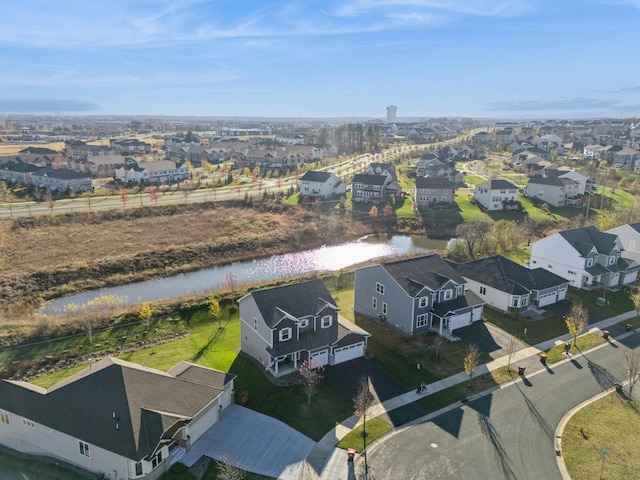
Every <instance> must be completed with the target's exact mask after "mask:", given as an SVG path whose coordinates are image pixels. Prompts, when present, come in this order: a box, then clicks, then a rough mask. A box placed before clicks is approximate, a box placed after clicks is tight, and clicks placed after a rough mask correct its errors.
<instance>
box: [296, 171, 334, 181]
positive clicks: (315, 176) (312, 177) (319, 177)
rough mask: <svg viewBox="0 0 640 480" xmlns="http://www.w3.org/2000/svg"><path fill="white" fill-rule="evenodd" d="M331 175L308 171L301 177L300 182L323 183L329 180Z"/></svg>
mask: <svg viewBox="0 0 640 480" xmlns="http://www.w3.org/2000/svg"><path fill="white" fill-rule="evenodd" d="M331 175H332V174H331V173H330V172H318V171H314V170H309V171H308V172H306V173H305V174H304V175H303V176H302V177H300V180H301V181H307V182H318V183H325V182H326V181H327V180H329V179H330V178H331Z"/></svg>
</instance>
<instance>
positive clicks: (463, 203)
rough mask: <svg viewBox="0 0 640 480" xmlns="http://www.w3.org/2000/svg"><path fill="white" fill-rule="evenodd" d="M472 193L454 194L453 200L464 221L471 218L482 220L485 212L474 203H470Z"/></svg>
mask: <svg viewBox="0 0 640 480" xmlns="http://www.w3.org/2000/svg"><path fill="white" fill-rule="evenodd" d="M472 198H473V196H472V195H456V197H455V200H456V204H457V205H458V209H459V210H460V216H461V217H462V219H463V220H464V221H465V222H469V221H472V220H484V219H485V218H486V214H485V213H484V212H482V210H480V209H479V208H478V207H477V206H476V205H474V204H472V203H471V199H472Z"/></svg>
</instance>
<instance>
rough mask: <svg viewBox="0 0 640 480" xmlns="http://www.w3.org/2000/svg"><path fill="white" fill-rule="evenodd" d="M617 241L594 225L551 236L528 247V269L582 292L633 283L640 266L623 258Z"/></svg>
mask: <svg viewBox="0 0 640 480" xmlns="http://www.w3.org/2000/svg"><path fill="white" fill-rule="evenodd" d="M623 250H624V248H623V247H622V242H621V241H620V238H619V237H618V236H617V235H615V234H612V233H606V232H601V231H599V230H598V229H597V228H596V227H594V226H593V225H591V226H588V227H582V228H575V229H573V230H564V231H561V232H557V233H554V234H553V235H549V236H547V237H544V238H542V239H540V240H537V241H535V242H533V243H532V244H531V260H530V263H529V268H544V269H545V270H548V271H550V272H552V273H555V274H556V275H559V276H561V277H562V278H564V279H566V280H568V281H569V282H570V284H571V286H573V287H576V288H581V289H585V290H592V289H594V288H617V287H620V286H622V285H629V284H631V283H634V282H635V281H636V277H637V275H638V269H639V268H640V265H639V264H638V263H637V262H635V261H633V260H629V259H625V258H624V257H623V255H622V252H623Z"/></svg>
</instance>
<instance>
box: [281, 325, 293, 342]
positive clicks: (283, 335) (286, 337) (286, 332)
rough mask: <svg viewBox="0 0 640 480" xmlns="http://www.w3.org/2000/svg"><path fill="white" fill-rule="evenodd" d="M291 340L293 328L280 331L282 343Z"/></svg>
mask: <svg viewBox="0 0 640 480" xmlns="http://www.w3.org/2000/svg"><path fill="white" fill-rule="evenodd" d="M290 338H291V327H286V328H283V329H282V330H280V341H281V342H286V341H287V340H289V339H290Z"/></svg>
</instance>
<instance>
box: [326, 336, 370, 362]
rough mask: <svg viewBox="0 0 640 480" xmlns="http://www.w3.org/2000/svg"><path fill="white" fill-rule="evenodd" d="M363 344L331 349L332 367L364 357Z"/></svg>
mask: <svg viewBox="0 0 640 480" xmlns="http://www.w3.org/2000/svg"><path fill="white" fill-rule="evenodd" d="M365 347H366V345H365V343H364V342H360V343H354V344H353V345H348V346H345V347H340V348H334V349H333V357H334V360H333V361H334V365H335V364H338V363H343V362H347V361H349V360H353V359H354V358H360V357H364V351H365Z"/></svg>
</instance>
